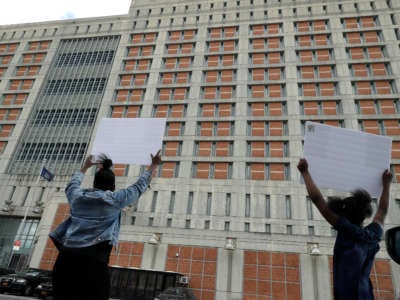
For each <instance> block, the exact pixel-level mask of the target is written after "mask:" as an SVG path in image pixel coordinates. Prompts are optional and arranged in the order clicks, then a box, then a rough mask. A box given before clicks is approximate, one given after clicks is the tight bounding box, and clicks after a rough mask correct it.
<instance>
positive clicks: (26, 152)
mask: <svg viewBox="0 0 400 300" xmlns="http://www.w3.org/2000/svg"><path fill="white" fill-rule="evenodd" d="M86 146H87V144H86V143H24V144H23V145H22V149H21V151H20V153H19V155H18V158H17V161H22V160H25V161H29V160H32V161H38V160H39V161H42V160H44V159H46V160H64V161H77V160H78V161H80V160H82V159H83V157H84V154H85V150H86Z"/></svg>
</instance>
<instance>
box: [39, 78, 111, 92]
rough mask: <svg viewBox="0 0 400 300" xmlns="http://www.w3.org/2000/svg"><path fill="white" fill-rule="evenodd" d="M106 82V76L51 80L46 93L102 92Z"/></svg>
mask: <svg viewBox="0 0 400 300" xmlns="http://www.w3.org/2000/svg"><path fill="white" fill-rule="evenodd" d="M105 83H106V79H105V78H80V79H61V80H49V81H48V83H47V86H46V88H45V91H44V93H45V94H46V95H75V94H92V93H102V92H103V90H104V86H105Z"/></svg>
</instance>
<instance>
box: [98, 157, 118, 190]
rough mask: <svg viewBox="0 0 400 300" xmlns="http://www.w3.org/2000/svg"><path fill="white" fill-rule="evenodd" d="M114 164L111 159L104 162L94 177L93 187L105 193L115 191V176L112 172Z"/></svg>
mask: <svg viewBox="0 0 400 300" xmlns="http://www.w3.org/2000/svg"><path fill="white" fill-rule="evenodd" d="M112 165H113V163H112V160H111V159H105V160H104V161H103V167H102V168H101V169H100V170H98V171H97V172H96V174H95V175H94V182H93V187H95V188H97V189H100V190H103V191H114V189H115V174H114V172H113V171H112V170H111V167H112Z"/></svg>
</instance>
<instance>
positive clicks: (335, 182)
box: [304, 122, 392, 197]
mask: <svg viewBox="0 0 400 300" xmlns="http://www.w3.org/2000/svg"><path fill="white" fill-rule="evenodd" d="M391 149H392V139H391V138H390V137H387V136H380V135H375V134H369V133H365V132H359V131H355V130H350V129H344V128H338V127H334V126H328V125H324V124H320V123H314V122H307V123H306V126H305V136H304V156H305V158H306V159H307V162H308V165H309V170H310V174H311V176H312V177H313V179H314V182H315V183H316V184H317V186H319V187H321V188H331V189H336V190H339V191H344V192H350V191H354V190H355V189H357V188H363V189H365V190H367V191H368V192H369V193H370V194H371V196H372V197H379V196H380V194H381V192H382V174H383V172H384V170H386V169H388V168H389V167H390V157H391Z"/></svg>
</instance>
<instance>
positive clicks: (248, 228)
mask: <svg viewBox="0 0 400 300" xmlns="http://www.w3.org/2000/svg"><path fill="white" fill-rule="evenodd" d="M244 231H245V232H250V223H248V222H245V223H244Z"/></svg>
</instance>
